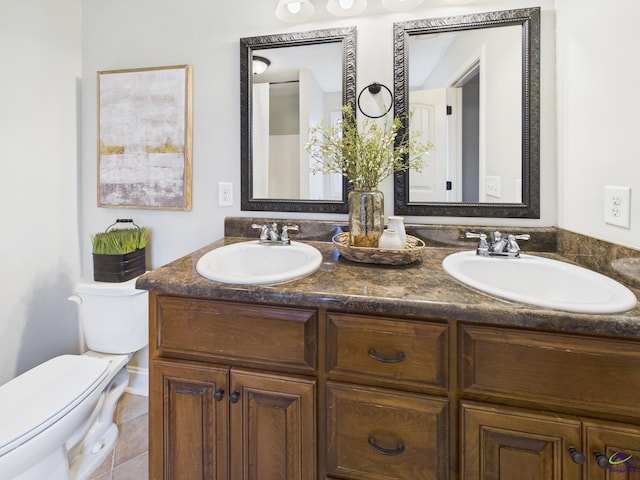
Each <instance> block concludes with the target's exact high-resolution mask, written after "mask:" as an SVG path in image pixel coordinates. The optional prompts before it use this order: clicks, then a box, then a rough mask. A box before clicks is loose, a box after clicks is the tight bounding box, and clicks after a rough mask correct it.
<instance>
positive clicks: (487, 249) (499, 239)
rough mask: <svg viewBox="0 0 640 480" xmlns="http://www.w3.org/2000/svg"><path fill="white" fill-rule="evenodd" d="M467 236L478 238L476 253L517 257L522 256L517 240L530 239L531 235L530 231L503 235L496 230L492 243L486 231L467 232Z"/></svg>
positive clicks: (484, 255) (485, 255)
mask: <svg viewBox="0 0 640 480" xmlns="http://www.w3.org/2000/svg"><path fill="white" fill-rule="evenodd" d="M465 236H466V237H467V238H478V239H480V241H479V243H478V248H476V254H477V255H480V256H483V257H501V258H517V257H519V256H520V245H518V242H517V241H516V240H529V238H531V236H530V235H529V234H528V233H523V234H522V235H512V234H509V235H507V238H504V237H503V236H502V233H500V232H498V231H496V232H494V233H493V238H492V241H491V244H489V243H488V242H487V235H486V234H484V233H472V232H467V233H466V234H465Z"/></svg>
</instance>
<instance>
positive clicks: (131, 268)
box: [91, 218, 147, 283]
mask: <svg viewBox="0 0 640 480" xmlns="http://www.w3.org/2000/svg"><path fill="white" fill-rule="evenodd" d="M118 224H130V225H131V226H132V228H114V227H115V226H116V225H118ZM91 243H92V247H93V279H94V280H96V281H99V282H111V283H119V282H126V281H127V280H131V279H132V278H135V277H137V276H138V275H142V274H143V273H144V272H145V270H146V258H145V255H146V246H147V229H146V228H140V227H139V226H138V225H136V224H135V223H133V220H131V219H128V218H120V219H118V220H116V222H115V223H114V224H113V225H111V226H109V227H108V228H107V229H106V230H105V231H104V232H101V233H96V234H95V235H93V236H92V237H91Z"/></svg>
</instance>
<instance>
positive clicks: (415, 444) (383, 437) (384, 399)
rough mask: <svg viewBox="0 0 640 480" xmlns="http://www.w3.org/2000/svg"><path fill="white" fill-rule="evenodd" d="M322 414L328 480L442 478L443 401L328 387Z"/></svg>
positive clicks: (445, 446)
mask: <svg viewBox="0 0 640 480" xmlns="http://www.w3.org/2000/svg"><path fill="white" fill-rule="evenodd" d="M327 411H328V413H327V439H328V441H327V472H328V474H329V475H338V476H344V477H346V478H358V479H361V480H374V479H375V480H380V479H395V480H401V479H406V480H422V479H424V480H427V479H435V478H437V479H446V478H448V474H447V471H448V463H449V455H448V444H449V441H448V429H447V421H448V418H447V417H448V415H447V411H448V404H447V401H446V400H442V399H438V398H435V397H428V396H426V395H417V394H406V393H401V392H396V391H393V390H383V389H377V388H365V387H357V386H352V385H347V384H338V383H333V382H328V384H327ZM341 478H342V477H341Z"/></svg>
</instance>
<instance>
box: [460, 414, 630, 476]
mask: <svg viewBox="0 0 640 480" xmlns="http://www.w3.org/2000/svg"><path fill="white" fill-rule="evenodd" d="M461 432H462V434H461V435H462V438H461V442H462V451H463V452H464V454H463V457H462V472H461V478H462V479H465V480H466V479H469V480H471V479H474V480H476V479H482V480H505V479H518V478H521V477H522V472H527V475H528V476H527V477H526V478H527V479H530V480H580V479H585V480H605V479H609V478H640V427H639V426H631V425H625V424H621V423H616V422H608V421H605V420H593V419H583V418H578V417H572V416H566V415H558V414H553V413H549V412H540V411H534V410H529V409H518V408H513V407H505V406H500V405H488V404H480V403H473V402H462V404H461Z"/></svg>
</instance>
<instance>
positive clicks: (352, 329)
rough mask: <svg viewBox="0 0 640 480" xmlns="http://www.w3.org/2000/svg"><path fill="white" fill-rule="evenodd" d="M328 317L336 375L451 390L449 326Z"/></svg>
mask: <svg viewBox="0 0 640 480" xmlns="http://www.w3.org/2000/svg"><path fill="white" fill-rule="evenodd" d="M327 317H328V325H327V336H328V340H327V345H328V346H329V347H328V354H327V363H328V370H329V373H330V375H331V374H346V375H349V374H351V375H353V374H356V375H366V376H370V377H371V379H372V380H375V381H383V382H384V381H388V382H392V383H398V384H405V385H415V384H419V385H429V386H435V387H441V388H447V384H448V382H447V378H448V363H449V362H448V348H447V346H448V338H449V330H448V326H447V325H440V324H436V323H427V322H411V321H404V320H398V319H394V318H372V317H366V316H361V315H347V314H342V313H329V314H328V315H327Z"/></svg>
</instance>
